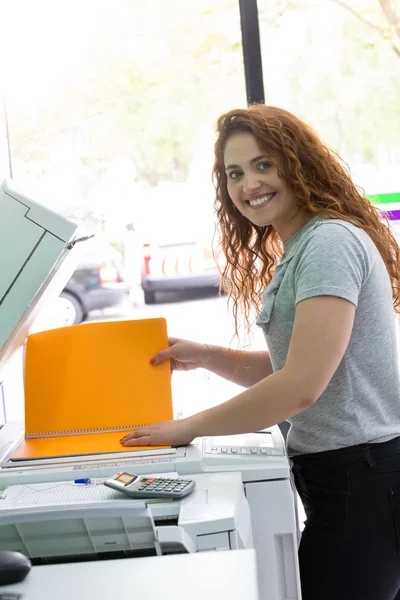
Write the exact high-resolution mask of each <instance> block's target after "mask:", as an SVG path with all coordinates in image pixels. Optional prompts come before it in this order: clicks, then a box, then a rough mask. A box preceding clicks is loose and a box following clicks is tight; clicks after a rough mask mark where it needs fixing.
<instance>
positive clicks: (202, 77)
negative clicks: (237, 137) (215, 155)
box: [7, 0, 400, 187]
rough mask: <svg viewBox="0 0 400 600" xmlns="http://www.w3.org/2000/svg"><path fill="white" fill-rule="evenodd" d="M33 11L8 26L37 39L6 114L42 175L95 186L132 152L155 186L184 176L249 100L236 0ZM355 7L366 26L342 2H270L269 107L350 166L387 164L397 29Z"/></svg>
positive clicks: (21, 151)
mask: <svg viewBox="0 0 400 600" xmlns="http://www.w3.org/2000/svg"><path fill="white" fill-rule="evenodd" d="M9 2H11V0H9ZM29 2H30V0H14V2H13V4H12V7H13V8H14V9H15V11H14V17H13V18H12V16H11V17H9V19H8V25H7V31H8V32H9V37H10V39H11V40H12V39H19V38H20V39H24V40H25V43H26V48H25V50H24V52H21V53H20V54H18V55H15V56H14V57H13V60H12V61H11V64H12V67H13V77H11V78H9V81H8V83H7V87H8V110H9V129H10V136H11V146H12V153H13V158H14V159H17V160H19V161H21V162H22V163H24V164H29V165H30V168H31V171H34V172H35V173H36V174H37V175H38V176H39V174H40V173H45V174H46V176H48V175H52V174H54V173H55V172H58V173H59V172H62V169H64V168H65V169H66V171H68V169H69V172H70V171H71V170H74V172H75V173H78V174H79V176H80V177H81V178H82V180H85V182H86V185H87V186H89V187H90V186H94V185H95V184H96V182H97V181H98V180H99V178H100V177H101V175H102V174H103V173H104V172H105V171H106V170H107V168H108V165H109V164H110V162H111V161H112V160H113V159H114V158H116V157H120V156H123V157H128V158H130V159H132V160H133V161H134V163H135V165H136V169H137V174H136V179H137V180H138V181H139V182H141V183H143V184H144V185H150V186H154V185H157V184H159V183H160V182H162V181H165V180H168V181H176V182H181V181H185V180H186V179H187V177H188V173H189V168H190V165H191V163H192V160H193V157H195V156H196V153H197V152H198V140H199V135H201V132H202V131H204V130H207V131H211V130H212V128H213V127H214V125H215V121H216V119H217V117H218V116H219V114H220V113H221V112H223V111H225V110H228V109H230V108H233V107H235V106H244V105H245V82H244V73H243V63H242V48H241V32H240V23H239V7H238V1H237V0H220V1H217V2H216V0H201V2H189V1H188V0H168V2H166V1H165V0H151V2H144V1H143V0H114V2H113V3H112V5H111V4H110V2H109V0H97V1H96V2H94V0H80V1H78V0H70V2H69V3H68V5H64V6H63V7H62V6H61V5H60V4H59V3H57V2H56V3H55V2H50V0H36V1H35V3H34V5H35V6H34V8H33V7H31V4H30V3H29ZM348 2H349V5H351V7H352V8H353V9H354V10H356V11H358V12H359V13H360V15H361V17H362V19H360V18H358V17H357V16H355V15H354V14H352V13H351V12H349V11H348V10H346V9H344V8H343V7H341V6H339V5H338V3H337V2H335V1H334V0H331V1H330V2H327V0H259V15H260V34H261V42H262V53H263V68H264V85H265V93H266V102H267V103H268V104H275V105H280V106H283V107H285V108H287V109H289V110H291V111H293V112H294V113H296V114H298V115H299V116H301V117H303V118H305V119H306V120H307V121H308V122H310V123H311V124H312V125H314V126H315V127H316V129H318V130H319V131H320V133H321V135H322V137H323V138H324V139H325V140H327V141H328V143H329V144H330V145H331V146H332V147H334V148H335V149H337V150H338V151H339V152H341V153H343V154H344V155H345V156H346V157H350V159H354V160H360V161H375V160H376V161H379V160H381V157H382V156H384V157H385V156H387V155H388V154H390V153H392V154H393V151H394V150H396V148H397V149H398V145H399V142H398V140H399V139H400V118H399V117H400V114H399V110H400V109H399V106H400V104H399V102H398V98H399V97H400V77H399V69H400V60H399V58H398V57H397V56H396V55H395V53H394V52H393V49H392V43H393V36H394V35H395V33H393V28H390V27H388V22H387V20H386V19H385V16H384V14H383V13H382V11H381V9H380V3H379V0H362V1H361V0H348ZM10 6H11V4H10ZM111 6H112V9H111V8H110V7H111ZM21 10H24V11H25V13H24V14H26V21H27V25H26V30H25V31H23V32H22V34H21V35H20V28H21V20H20V18H19V16H20V13H21ZM26 11H31V12H30V13H29V14H28V13H26ZM44 14H46V19H44V18H43V15H44ZM368 22H372V23H374V24H375V25H376V26H375V27H372V26H370V25H368ZM28 24H29V26H28ZM382 28H383V29H384V30H385V31H387V32H388V34H387V35H386V34H385V35H382V34H381V32H380V30H381V29H382ZM67 32H69V33H68V35H67ZM29 36H31V37H29ZM385 36H386V37H385ZM39 41H40V43H39ZM10 47H11V46H10ZM397 151H398V150H397Z"/></svg>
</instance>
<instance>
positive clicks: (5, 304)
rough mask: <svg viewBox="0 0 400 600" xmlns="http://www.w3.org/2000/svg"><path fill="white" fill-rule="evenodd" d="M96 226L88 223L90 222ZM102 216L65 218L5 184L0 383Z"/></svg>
mask: <svg viewBox="0 0 400 600" xmlns="http://www.w3.org/2000/svg"><path fill="white" fill-rule="evenodd" d="M89 221H90V224H89V225H88V222H89ZM99 224H100V220H99V219H97V218H96V217H94V216H93V215H91V216H90V218H89V219H84V220H82V219H81V220H80V219H77V218H74V217H73V216H63V215H61V214H57V213H56V212H54V211H52V210H50V209H49V208H47V207H46V206H44V205H41V204H40V202H37V201H35V200H33V199H32V198H31V197H30V196H29V194H27V193H25V192H23V191H22V190H21V189H19V188H18V187H17V186H15V184H14V183H11V182H8V181H4V182H3V183H2V185H1V187H0V383H1V381H2V378H3V376H4V368H5V365H6V363H7V362H8V361H9V359H10V358H11V356H12V355H13V354H14V353H15V352H16V351H17V350H18V349H19V348H20V347H21V346H22V345H23V344H24V342H25V340H26V338H27V336H28V334H29V330H30V327H31V325H32V323H33V322H34V320H35V318H36V316H37V315H38V313H39V312H40V310H41V308H42V307H43V306H44V305H45V303H46V302H47V301H48V300H49V298H51V297H57V296H58V295H59V294H60V292H61V291H62V289H63V288H64V286H65V284H66V283H67V281H68V280H69V278H70V277H71V275H72V273H73V271H74V270H75V268H76V266H77V264H78V262H79V257H80V251H79V247H80V246H81V244H77V243H76V242H77V241H80V240H81V239H85V238H86V237H88V236H89V237H91V234H92V232H93V230H94V229H95V228H96V226H98V225H99Z"/></svg>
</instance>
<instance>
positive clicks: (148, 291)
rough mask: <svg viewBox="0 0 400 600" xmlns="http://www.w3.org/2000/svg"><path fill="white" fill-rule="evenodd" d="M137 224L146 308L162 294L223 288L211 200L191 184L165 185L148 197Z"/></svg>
mask: <svg viewBox="0 0 400 600" xmlns="http://www.w3.org/2000/svg"><path fill="white" fill-rule="evenodd" d="M205 207H206V208H205ZM135 220H136V227H135V228H136V235H137V236H138V240H139V241H138V250H139V252H140V251H141V252H142V260H141V287H142V289H143V292H144V301H145V303H146V304H153V303H154V302H155V301H156V300H157V293H158V292H164V291H180V290H182V291H184V290H189V289H194V288H197V289H201V288H216V289H217V288H218V287H219V283H220V273H219V270H218V268H217V264H216V262H215V259H214V256H213V252H212V248H211V245H212V239H213V232H214V225H213V210H212V200H210V199H209V197H203V195H202V194H198V193H197V192H196V190H194V189H193V188H192V187H189V186H188V185H187V184H176V183H164V184H163V185H161V186H159V187H158V189H154V190H152V193H151V195H150V194H148V195H147V196H146V198H145V200H144V201H143V202H142V203H141V205H140V213H139V207H138V208H137V211H136V215H135Z"/></svg>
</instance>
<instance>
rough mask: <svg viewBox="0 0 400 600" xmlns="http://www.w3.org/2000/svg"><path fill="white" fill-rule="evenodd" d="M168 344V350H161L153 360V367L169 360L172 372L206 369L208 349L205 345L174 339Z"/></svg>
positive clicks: (169, 340)
mask: <svg viewBox="0 0 400 600" xmlns="http://www.w3.org/2000/svg"><path fill="white" fill-rule="evenodd" d="M168 344H169V347H168V348H166V349H165V350H160V352H157V354H155V355H154V356H153V358H151V360H150V362H151V364H152V365H158V364H160V363H162V362H163V361H164V360H166V359H167V358H169V359H170V364H171V371H191V370H192V369H199V368H200V367H203V368H206V363H207V360H208V348H207V346H206V345H205V344H198V343H197V342H191V341H189V340H181V339H179V338H173V337H171V338H168Z"/></svg>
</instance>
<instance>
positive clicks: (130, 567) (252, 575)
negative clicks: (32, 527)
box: [0, 550, 259, 600]
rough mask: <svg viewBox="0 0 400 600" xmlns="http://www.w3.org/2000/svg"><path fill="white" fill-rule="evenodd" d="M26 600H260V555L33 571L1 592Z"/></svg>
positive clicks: (119, 562) (240, 552)
mask: <svg viewBox="0 0 400 600" xmlns="http://www.w3.org/2000/svg"><path fill="white" fill-rule="evenodd" d="M5 592H9V593H11V592H14V593H20V594H23V596H22V598H21V600H54V598H57V600H71V598H73V599H74V600H83V599H85V600H87V599H93V598H95V599H96V600H109V599H110V597H112V598H116V599H118V600H137V599H138V598H140V600H154V599H155V598H158V599H160V600H225V599H226V600H228V599H229V600H243V598H246V600H258V598H259V596H258V589H257V574H256V555H255V551H254V550H232V551H222V552H199V553H196V554H175V555H168V556H154V557H149V558H125V559H116V560H107V561H94V562H81V563H70V564H61V565H46V566H40V567H33V568H32V570H31V572H30V573H29V575H28V576H27V578H26V579H25V581H23V582H21V583H16V584H14V585H9V586H4V587H0V597H1V594H2V593H5Z"/></svg>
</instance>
